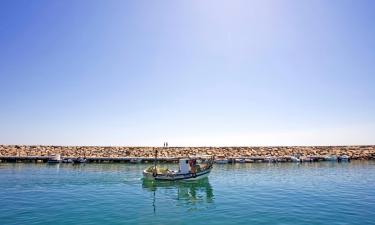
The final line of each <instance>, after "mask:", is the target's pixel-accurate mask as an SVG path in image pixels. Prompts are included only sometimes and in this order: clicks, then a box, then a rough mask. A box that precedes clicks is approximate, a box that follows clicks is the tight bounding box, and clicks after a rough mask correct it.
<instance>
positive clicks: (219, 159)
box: [214, 155, 229, 164]
mask: <svg viewBox="0 0 375 225" xmlns="http://www.w3.org/2000/svg"><path fill="white" fill-rule="evenodd" d="M214 162H215V163H217V164H227V163H228V162H229V160H228V159H227V158H225V157H224V156H222V155H219V156H216V157H215V160H214Z"/></svg>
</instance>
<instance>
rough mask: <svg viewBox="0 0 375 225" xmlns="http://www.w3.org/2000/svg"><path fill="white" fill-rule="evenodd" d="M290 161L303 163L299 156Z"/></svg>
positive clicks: (292, 157) (291, 158)
mask: <svg viewBox="0 0 375 225" xmlns="http://www.w3.org/2000/svg"><path fill="white" fill-rule="evenodd" d="M290 160H292V162H301V159H300V158H299V157H297V156H291V157H290Z"/></svg>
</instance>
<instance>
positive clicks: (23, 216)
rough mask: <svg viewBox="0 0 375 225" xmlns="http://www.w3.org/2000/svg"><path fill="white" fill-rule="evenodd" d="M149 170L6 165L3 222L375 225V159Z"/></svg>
mask: <svg viewBox="0 0 375 225" xmlns="http://www.w3.org/2000/svg"><path fill="white" fill-rule="evenodd" d="M147 166H149V165H147V164H137V165H132V164H84V165H72V164H60V165H48V164H32V163H29V164H26V163H25V164H23V163H13V164H11V163H9V164H8V163H0V224H1V225H8V224H17V225H23V224H25V225H26V224H92V225H94V224H174V225H178V224H197V225H198V224H375V161H352V162H351V163H330V162H319V163H303V164H296V163H282V164H267V163H256V164H235V165H215V166H214V169H213V171H212V172H211V174H210V176H209V178H208V179H205V180H202V181H199V182H162V183H160V182H159V183H152V182H144V181H143V180H142V179H141V176H142V170H143V169H144V168H145V167H147ZM169 166H170V167H176V165H174V164H170V165H169Z"/></svg>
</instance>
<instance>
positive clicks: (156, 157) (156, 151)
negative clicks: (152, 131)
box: [154, 148, 158, 172]
mask: <svg viewBox="0 0 375 225" xmlns="http://www.w3.org/2000/svg"><path fill="white" fill-rule="evenodd" d="M154 151H155V158H154V171H155V172H157V170H156V160H157V159H158V149H157V148H156V149H155V148H154Z"/></svg>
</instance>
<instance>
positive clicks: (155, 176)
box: [143, 153, 213, 181]
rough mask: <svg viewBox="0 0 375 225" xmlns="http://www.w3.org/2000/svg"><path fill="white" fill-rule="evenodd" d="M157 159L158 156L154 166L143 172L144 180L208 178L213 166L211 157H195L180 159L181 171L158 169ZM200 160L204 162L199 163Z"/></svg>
mask: <svg viewBox="0 0 375 225" xmlns="http://www.w3.org/2000/svg"><path fill="white" fill-rule="evenodd" d="M156 155H157V153H156ZM156 159H157V156H156V157H155V161H154V165H153V166H151V167H149V168H147V169H145V170H144V171H143V178H144V179H146V180H157V181H177V180H198V179H202V178H205V177H208V175H209V173H210V172H211V169H212V165H213V158H212V157H211V156H205V157H202V156H200V157H197V156H194V157H188V158H183V159H179V169H178V170H176V171H175V170H169V169H168V168H161V167H157V166H156ZM198 159H200V160H202V162H201V163H197V161H198Z"/></svg>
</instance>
